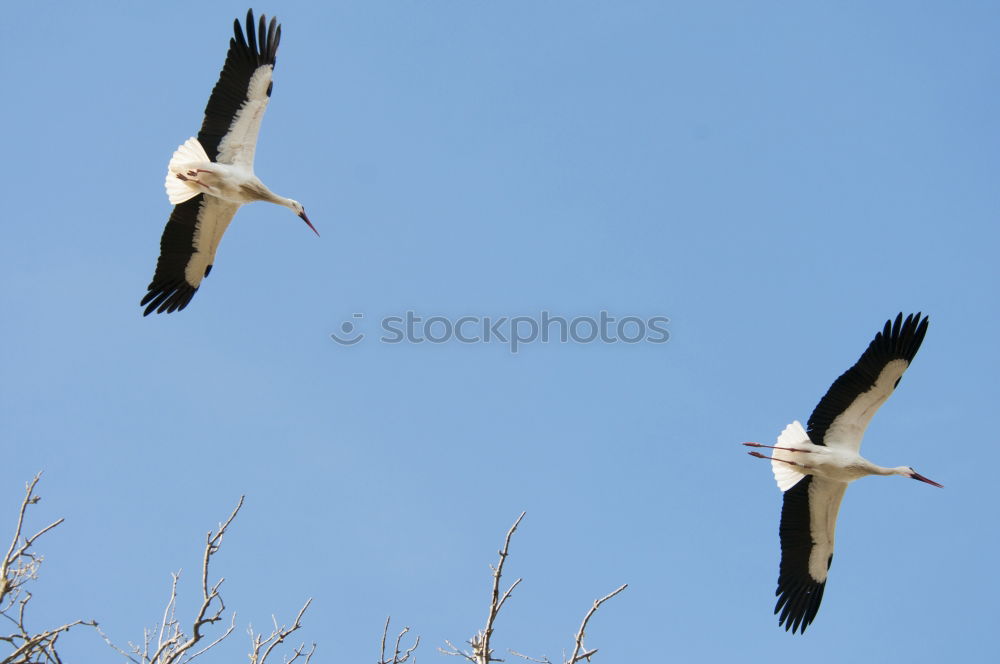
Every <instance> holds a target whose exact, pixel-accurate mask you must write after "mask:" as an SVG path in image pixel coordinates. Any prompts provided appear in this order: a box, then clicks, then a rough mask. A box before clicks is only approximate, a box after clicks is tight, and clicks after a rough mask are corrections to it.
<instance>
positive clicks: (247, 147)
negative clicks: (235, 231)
mask: <svg viewBox="0 0 1000 664" xmlns="http://www.w3.org/2000/svg"><path fill="white" fill-rule="evenodd" d="M233 32H234V33H235V34H234V38H233V39H230V40H229V52H228V53H227V55H226V62H225V64H224V65H223V66H222V72H221V73H220V74H219V80H218V82H217V83H216V84H215V88H213V89H212V95H211V96H210V97H209V98H208V105H207V106H205V120H204V122H202V125H201V131H199V132H198V137H197V138H189V139H188V140H187V141H186V142H185V143H184V144H183V145H181V146H180V147H179V148H177V151H176V152H174V155H173V158H172V159H171V160H170V163H169V164H168V165H167V178H166V189H167V197H168V198H169V199H170V202H171V203H173V204H174V210H173V212H172V213H171V214H170V219H169V220H168V221H167V225H166V228H164V229H163V236H162V237H161V238H160V259H159V260H158V261H157V263H156V272H155V273H154V274H153V280H152V282H150V284H149V287H148V292H147V293H146V295H145V297H143V298H142V301H141V302H140V303H139V304H140V306H144V307H146V309H145V311H144V312H143V316H148V315H149V314H151V313H153V312H154V311H155V312H156V313H158V314H162V313H173V312H174V311H180V310H181V309H183V308H184V307H186V306H187V305H188V302H190V301H191V298H192V297H194V294H195V293H196V292H197V291H198V286H199V285H200V284H201V280H202V279H203V278H205V277H207V276H208V273H209V272H210V271H211V270H212V264H213V263H214V262H215V252H216V250H217V249H218V248H219V241H220V240H221V239H222V234H223V233H225V232H226V227H228V226H229V222H230V221H232V219H233V215H235V214H236V210H238V209H239V207H240V206H241V205H243V204H244V203H250V202H252V201H269V202H271V203H277V204H278V205H283V206H285V207H287V208H291V210H292V211H293V212H294V213H295V214H297V215H298V216H299V217H301V218H302V220H303V221H304V222H306V225H308V226H309V228H311V229H312V230H313V232H314V233H316V235H319V232H318V231H317V230H316V228H315V227H314V226H313V225H312V223H310V221H309V217H307V216H306V211H305V210H304V209H303V208H302V204H301V203H299V202H298V201H296V200H292V199H291V198H285V197H284V196H278V195H277V194H275V193H273V192H272V191H271V190H270V189H268V188H267V187H265V186H264V183H263V182H261V181H260V180H259V179H258V178H257V176H256V175H254V172H253V156H254V149H255V147H256V145H257V133H258V131H259V130H260V121H261V118H263V117H264V111H265V110H266V109H267V102H268V101H269V100H270V98H271V87H272V83H271V74H272V72H273V71H274V63H275V54H276V53H277V51H278V42H279V41H280V40H281V26H280V25H278V24H277V20H276V19H274V18H272V19H271V22H270V24H268V23H267V22H266V17H265V16H261V17H260V23H259V25H257V27H256V30H255V28H254V20H253V10H252V9H251V10H248V11H247V30H246V37H244V36H243V28H242V26H241V25H240V21H239V19H237V20H236V21H234V28H233Z"/></svg>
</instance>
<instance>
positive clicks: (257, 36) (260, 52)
mask: <svg viewBox="0 0 1000 664" xmlns="http://www.w3.org/2000/svg"><path fill="white" fill-rule="evenodd" d="M233 31H234V32H235V36H236V38H235V41H234V45H235V44H239V45H240V46H241V47H242V48H243V49H245V50H246V52H247V55H248V56H249V57H250V59H252V60H253V61H254V64H255V65H256V66H258V67H259V66H261V65H273V64H274V63H275V61H276V56H277V54H278V43H279V42H280V41H281V24H280V23H278V19H277V17H275V16H272V17H271V21H270V23H268V22H267V14H261V15H260V18H259V20H258V21H256V22H255V21H254V17H253V8H250V9H247V18H246V32H245V33H244V30H243V25H242V24H241V23H240V19H235V20H234V21H233Z"/></svg>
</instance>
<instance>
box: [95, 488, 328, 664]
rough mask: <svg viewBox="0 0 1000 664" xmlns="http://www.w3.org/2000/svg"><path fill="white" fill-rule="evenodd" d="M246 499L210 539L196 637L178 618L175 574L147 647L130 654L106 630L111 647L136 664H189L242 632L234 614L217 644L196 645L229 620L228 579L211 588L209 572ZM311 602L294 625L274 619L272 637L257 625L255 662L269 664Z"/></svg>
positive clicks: (305, 658)
mask: <svg viewBox="0 0 1000 664" xmlns="http://www.w3.org/2000/svg"><path fill="white" fill-rule="evenodd" d="M243 498H244V497H243V496H240V501H239V503H238V504H237V505H236V508H235V509H234V510H233V511H232V513H231V514H230V515H229V518H228V519H226V521H225V522H224V523H220V524H219V528H218V530H216V531H215V532H214V533H213V532H212V531H209V532H208V534H207V535H206V536H205V552H204V554H203V555H202V561H201V596H202V599H201V605H200V607H199V609H198V612H197V614H196V615H195V617H194V619H193V620H192V621H191V627H190V634H187V633H185V631H184V629H183V628H182V627H181V621H180V620H179V619H178V618H177V614H176V609H177V582H178V581H179V580H180V572H177V573H175V574H173V575H172V582H171V585H170V596H169V598H168V599H167V605H166V607H165V608H164V610H163V618H162V619H161V620H160V622H159V624H158V625H156V626H154V627H153V628H148V629H145V630H143V638H142V642H141V643H132V642H129V644H128V650H125V649H123V648H120V647H118V646H116V645H115V644H114V643H112V641H111V639H110V638H108V636H107V635H106V634H104V633H103V632H101V636H103V637H104V640H105V641H106V642H107V643H108V645H109V646H111V647H112V648H114V649H115V650H116V651H117V652H118V653H120V654H122V655H124V656H125V657H126V658H127V659H128V661H129V662H131V663H132V664H187V662H190V661H192V660H194V659H195V658H197V657H198V656H200V655H203V654H204V653H206V652H208V651H209V650H211V649H212V648H214V647H215V646H217V645H219V644H220V643H222V641H224V640H225V639H226V638H228V637H229V636H230V635H231V634H232V633H233V630H234V629H235V628H236V612H235V611H234V612H233V613H232V614H231V615H230V618H229V621H228V622H229V626H228V627H227V628H226V629H225V631H223V632H222V634H220V635H218V636H217V637H216V638H215V639H214V640H213V641H211V642H209V643H206V644H205V645H203V646H201V647H200V648H198V649H195V646H197V645H199V644H201V643H202V641H203V640H205V639H206V634H205V631H204V630H206V629H207V628H210V627H212V626H213V625H215V623H217V622H221V621H222V620H223V619H224V614H225V612H226V604H225V602H223V600H222V595H221V594H220V593H219V589H220V588H221V587H222V582H223V581H225V579H224V578H220V579H219V580H218V581H216V582H215V583H214V584H212V585H211V586H210V585H209V583H208V578H209V574H208V568H209V565H210V564H211V562H212V556H214V555H215V554H216V553H218V552H219V548H220V547H221V546H222V538H223V537H224V536H225V534H226V531H227V530H228V528H229V526H230V524H231V523H232V522H233V519H235V518H236V515H237V514H238V513H239V511H240V508H242V507H243ZM311 602H312V598H310V599H308V600H306V603H305V604H304V605H303V606H302V608H301V609H299V613H298V615H296V616H295V621H294V622H293V623H292V625H291V627H286V626H284V625H279V624H278V621H277V620H274V628H273V629H272V630H271V633H270V634H268V635H267V636H264V635H263V634H258V633H255V632H254V631H253V627H250V628H249V630H248V631H249V634H250V644H251V648H250V653H249V659H250V664H266V662H267V661H268V657H270V655H271V653H272V652H273V651H274V649H275V648H276V647H277V646H278V645H279V644H281V643H283V642H284V641H285V639H286V638H288V637H289V636H290V635H291V634H292V633H293V632H295V631H297V630H298V629H299V628H301V627H302V616H303V614H305V612H306V609H308V608H309V604H310V603H311ZM98 631H100V630H98ZM315 651H316V644H315V643H314V644H312V646H311V647H310V648H308V649H307V648H306V646H305V644H304V643H303V644H300V645H299V646H297V647H296V648H294V649H293V650H292V654H291V656H286V657H285V664H291V663H292V662H294V661H296V660H298V659H300V658H302V664H309V660H310V659H311V658H312V656H313V653H314V652H315Z"/></svg>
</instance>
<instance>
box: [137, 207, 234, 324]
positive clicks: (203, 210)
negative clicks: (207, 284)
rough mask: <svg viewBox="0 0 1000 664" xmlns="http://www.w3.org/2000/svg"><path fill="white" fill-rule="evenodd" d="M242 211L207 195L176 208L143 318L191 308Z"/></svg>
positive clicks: (163, 240) (162, 242)
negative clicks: (227, 230) (217, 251)
mask: <svg viewBox="0 0 1000 664" xmlns="http://www.w3.org/2000/svg"><path fill="white" fill-rule="evenodd" d="M239 207H240V206H239V204H237V203H229V202H227V201H224V200H222V199H219V198H216V197H215V196H206V195H205V194H198V195H197V196H195V197H194V198H192V199H190V200H187V201H184V202H183V203H178V204H177V205H175V206H174V211H173V212H172V213H171V214H170V220H169V221H167V226H166V228H164V229H163V236H162V237H161V238H160V258H159V260H158V261H157V262H156V272H155V273H154V274H153V281H151V282H150V284H149V286H148V292H147V293H146V296H145V297H143V298H142V301H141V302H140V303H139V305H140V306H143V307H146V310H145V311H143V314H142V315H143V316H148V315H149V314H151V313H153V312H154V311H155V312H156V313H158V314H162V313H168V314H169V313H173V312H175V311H180V310H181V309H183V308H184V307H186V306H187V305H188V302H190V301H191V298H192V297H194V294H195V293H196V292H197V291H198V286H199V285H201V280H202V279H203V278H205V277H206V276H208V273H209V272H210V271H211V269H212V263H214V262H215V251H216V250H217V249H218V248H219V241H220V240H221V239H222V234H223V233H225V232H226V228H227V227H228V226H229V222H230V221H232V220H233V215H235V214H236V210H238V209H239Z"/></svg>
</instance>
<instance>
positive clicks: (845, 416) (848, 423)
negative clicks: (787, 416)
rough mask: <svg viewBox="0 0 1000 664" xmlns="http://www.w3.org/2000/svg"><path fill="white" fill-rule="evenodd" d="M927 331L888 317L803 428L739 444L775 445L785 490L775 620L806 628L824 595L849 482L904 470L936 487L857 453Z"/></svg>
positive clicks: (775, 465) (918, 322) (774, 465)
mask: <svg viewBox="0 0 1000 664" xmlns="http://www.w3.org/2000/svg"><path fill="white" fill-rule="evenodd" d="M926 333H927V317H926V316H925V317H924V318H923V319H921V318H920V313H916V314H910V315H909V316H907V317H906V320H903V314H902V313H900V314H899V315H898V316H896V320H895V321H892V320H888V321H886V323H885V327H884V328H883V329H882V331H881V332H879V333H878V334H876V335H875V339H874V340H873V341H872V342H871V343H870V344H869V345H868V349H867V350H866V351H865V352H864V354H862V355H861V359H859V360H858V361H857V363H856V364H855V365H854V366H853V367H851V368H850V369H848V370H847V371H846V372H844V375H842V376H841V377H840V378H838V379H837V380H836V381H834V383H833V385H831V386H830V389H829V390H828V391H827V393H826V396H824V397H823V398H822V399H821V400H820V402H819V404H818V405H817V406H816V409H815V410H814V411H813V413H812V415H810V416H809V423H808V431H806V430H803V429H802V425H801V424H799V423H798V422H797V421H796V422H792V423H791V424H789V425H788V426H787V427H785V430H784V431H782V432H781V435H780V436H778V444H777V445H775V446H772V445H761V444H760V443H743V444H744V445H749V446H750V447H766V448H770V449H773V450H774V456H771V457H768V456H765V455H763V454H761V453H760V452H756V451H755V452H750V453H749V454H750V455H752V456H755V457H758V458H761V459H771V470H772V471H773V472H774V479H775V480H776V481H777V483H778V488H779V489H781V490H782V491H783V492H784V504H783V505H782V508H781V526H780V528H779V536H780V539H781V567H780V568H779V572H778V589H777V590H776V591H775V595H777V597H778V602H777V604H776V605H775V607H774V612H775V614H778V613H780V616H779V618H778V625H784V626H785V631H788V630H789V629H790V630H791V631H792V633H793V634H794V633H795V632H796V630H798V631H800V632H801V633H805V631H806V627H808V626H809V624H810V623H811V622H812V621H813V619H814V618H815V617H816V611H817V610H818V609H819V603H820V601H821V600H822V599H823V588H824V587H825V586H826V577H827V571H828V570H829V568H830V563H831V562H832V560H833V533H834V528H835V527H836V523H837V510H839V509H840V501H841V499H842V498H843V497H844V490H845V489H846V488H847V485H848V484H850V483H851V482H853V481H854V480H856V479H858V478H859V477H865V476H866V475H902V476H903V477H909V478H912V479H915V480H920V481H921V482H926V483H927V484H932V485H934V486H936V487H940V486H941V485H940V484H938V483H937V482H934V481H932V480H929V479H927V478H926V477H924V476H923V475H921V474H919V473H917V472H916V471H915V470H913V468H910V467H909V466H898V467H896V468H884V467H882V466H878V465H875V464H874V463H872V462H871V461H868V460H867V459H865V458H863V457H862V456H861V455H860V454H859V453H858V451H859V450H860V449H861V438H862V437H863V436H864V434H865V429H866V428H867V427H868V422H869V421H870V420H871V418H872V415H874V414H875V411H876V410H878V408H879V406H881V405H882V404H883V403H884V402H885V400H886V399H888V398H889V395H890V394H892V391H893V390H894V389H896V386H897V385H899V380H900V378H901V377H902V375H903V372H904V371H906V368H907V367H908V366H910V362H912V361H913V357H914V356H915V355H916V354H917V350H919V349H920V344H921V342H922V341H923V340H924V335H925V334H926Z"/></svg>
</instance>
